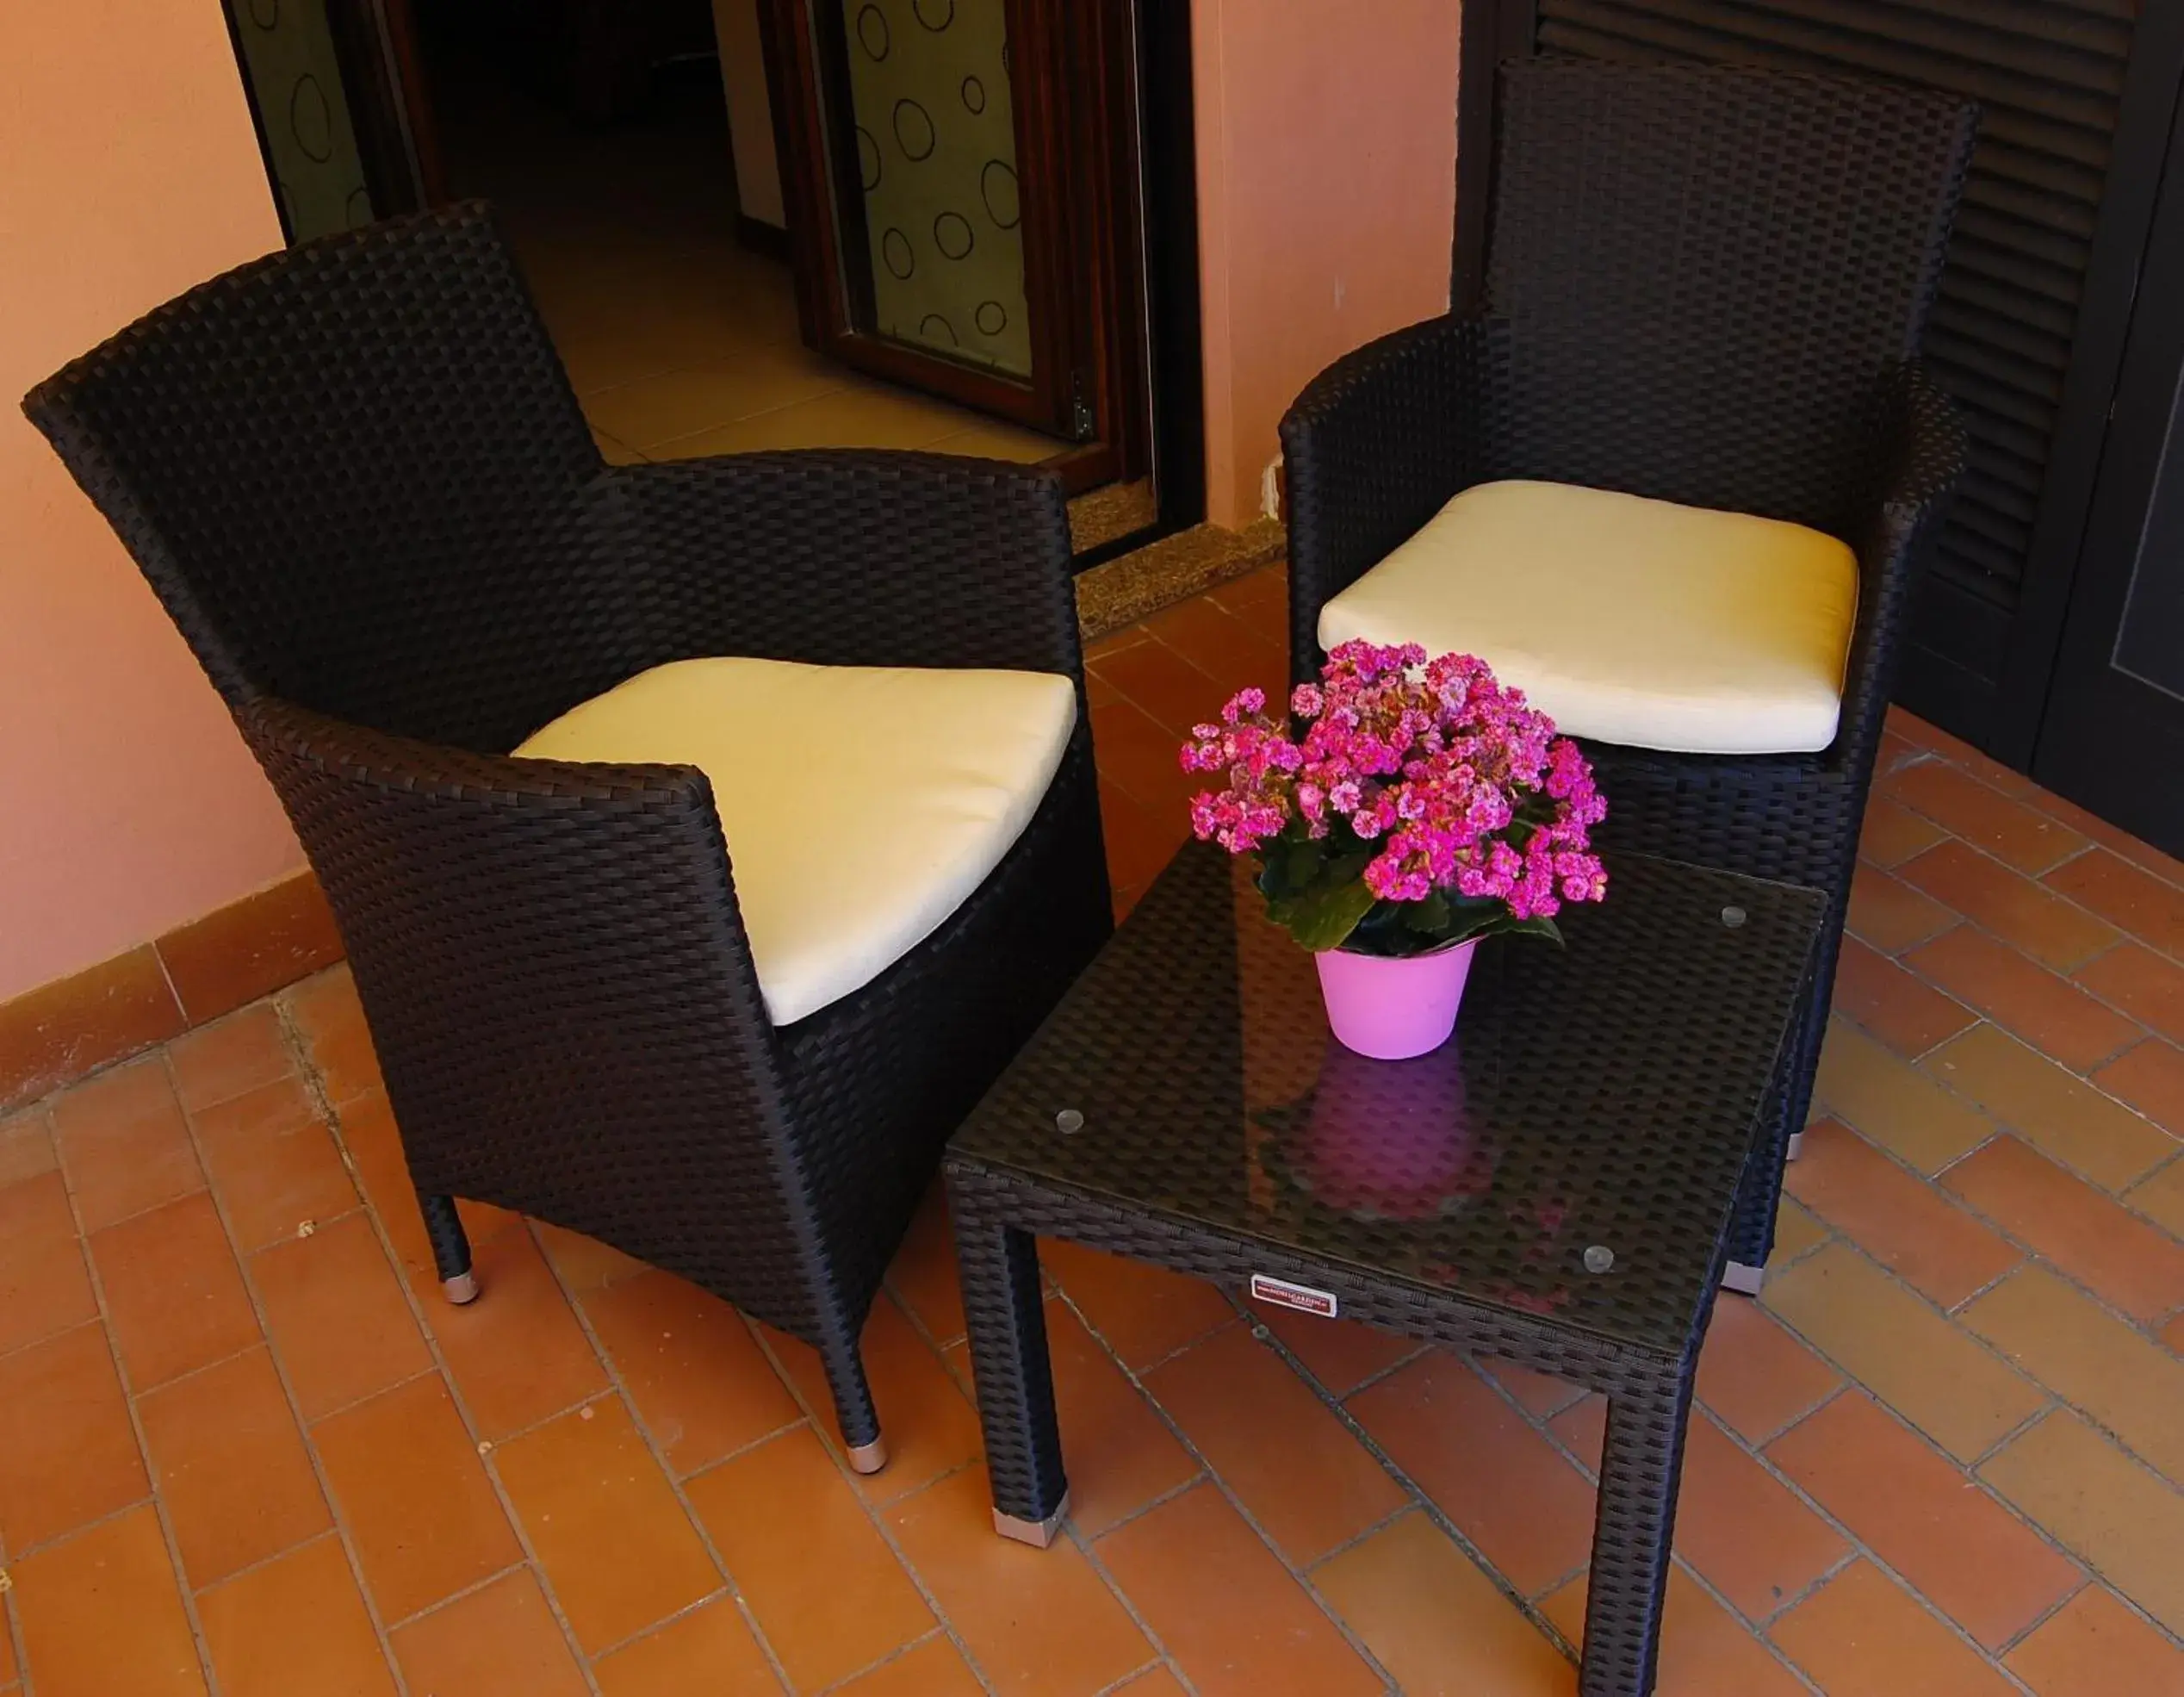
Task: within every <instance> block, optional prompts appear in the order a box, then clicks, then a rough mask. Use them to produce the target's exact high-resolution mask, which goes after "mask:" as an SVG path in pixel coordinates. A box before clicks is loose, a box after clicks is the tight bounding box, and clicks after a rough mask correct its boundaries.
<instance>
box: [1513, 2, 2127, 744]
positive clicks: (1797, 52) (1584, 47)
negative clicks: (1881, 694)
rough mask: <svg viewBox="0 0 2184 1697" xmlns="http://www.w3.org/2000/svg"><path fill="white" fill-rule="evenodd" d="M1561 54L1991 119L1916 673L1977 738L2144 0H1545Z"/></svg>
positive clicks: (1971, 194) (1969, 249) (1955, 288)
mask: <svg viewBox="0 0 2184 1697" xmlns="http://www.w3.org/2000/svg"><path fill="white" fill-rule="evenodd" d="M1538 8H1539V47H1540V50H1541V51H1542V52H1543V53H1576V54H1583V55H1586V56H1590V57H1596V58H1604V59H1697V60H1703V61H1711V62H1732V63H1739V64H1752V65H1787V66H1792V67H1796V68H1798V69H1803V70H1813V71H1846V72H1850V73H1852V74H1859V75H1866V76H1875V77H1884V78H1890V79H1892V80H1895V81H1901V82H1910V83H1919V84H1926V85H1927V86H1930V87H1934V88H1939V89H1945V90H1949V91H1950V92H1951V93H1953V94H1961V95H1964V96H1969V97H1970V98H1972V99H1974V100H1976V101H1978V102H1979V103H1980V104H1981V107H1982V111H1983V118H1982V124H1981V128H1980V140H1979V147H1978V151H1977V152H1976V155H1975V156H1974V158H1973V161H1972V170H1971V178H1970V183H1969V184H1968V186H1967V188H1966V190H1965V197H1964V209H1963V212H1962V214H1960V215H1959V217H1958V225H1957V235H1956V240H1955V243H1954V245H1953V246H1952V247H1951V250H1950V256H1949V264H1948V268H1947V270H1945V273H1944V275H1943V278H1942V283H1941V293H1940V298H1939V302H1938V303H1937V305H1936V307H1935V309H1934V314H1933V320H1932V324H1931V327H1930V328H1929V330H1928V333H1927V355H1928V357H1929V358H1930V359H1931V360H1932V361H1933V364H1934V366H1935V368H1936V370H1937V372H1938V374H1939V376H1940V379H1941V381H1942V382H1944V383H1945V385H1946V386H1947V387H1948V389H1950V390H1951V393H1953V394H1954V395H1956V397H1957V399H1958V401H1959V402H1960V403H1961V404H1962V406H1963V407H1964V413H1965V417H1966V420H1967V422H1968V424H1969V425H1970V430H1971V436H1972V444H1973V446H1972V469H1971V475H1970V480H1969V482H1968V483H1967V486H1966V488H1965V490H1964V497H1963V499H1962V500H1960V501H1959V503H1958V509H1957V514H1956V517H1955V519H1954V520H1953V521H1952V522H1951V525H1950V526H1949V529H1948V531H1947V532H1946V533H1945V536H1944V537H1943V538H1942V541H1941V546H1940V550H1939V559H1938V560H1937V562H1936V565H1935V569H1934V572H1933V576H1932V577H1931V578H1930V579H1929V580H1928V583H1927V589H1926V593H1925V596H1924V600H1923V601H1922V603H1921V605H1920V609H1919V614H1918V617H1917V619H1916V620H1915V623H1914V647H1915V648H1916V649H1917V650H1923V652H1920V653H1915V654H1914V656H1913V657H1912V658H1911V659H1910V661H1909V662H1908V663H1907V664H1906V666H1905V668H1904V672H1905V678H1904V692H1903V693H1904V696H1905V699H1907V700H1908V702H1909V703H1910V705H1911V706H1914V707H1916V708H1919V709H1920V710H1921V711H1925V712H1931V713H1933V715H1934V716H1936V717H1938V718H1942V719H1943V720H1944V721H1945V722H1951V721H1953V722H1955V724H1957V725H1958V727H1959V728H1961V729H1963V730H1965V732H1966V734H1969V735H1972V736H1975V737H1976V736H1977V735H1978V734H1979V725H1980V724H1981V722H1982V721H1983V720H1984V719H1985V718H1986V717H1987V713H1988V712H1989V709H1990V707H1991V705H1992V703H1993V699H1994V697H1995V691H1996V689H1997V687H1998V684H1999V681H2000V679H2001V675H2002V664H2003V652H2004V649H2005V645H2006V643H2007V638H2008V634H2009V627H2010V621H2011V619H2012V618H2013V615H2014V614H2015V612H2016V611H2017V607H2018V602H2019V593H2020V587H2021V585H2022V582H2023V578H2024V571H2025V563H2026V552H2027V550H2028V548H2029V546H2030V544H2031V541H2032V526H2033V521H2034V519H2035V517H2036V515H2037V513H2038V507H2039V501H2040V494H2041V488H2042V485H2043V483H2044V481H2045V477H2046V472H2047V462H2048V455H2049V451H2050V448H2051V444H2052V442H2053V439H2054V436H2055V430H2056V421H2057V413H2058V409H2059V407H2060V405H2061V401H2062V397H2063V377H2064V374H2065V371H2066V369H2067V367H2068V365H2069V357H2070V345H2071V339H2072V338H2073V336H2074V335H2075V331H2076V326H2077V320H2078V308H2079V302H2080V299H2081V295H2082V291H2083V287H2084V283H2085V276H2086V266H2087V261H2088V254H2089V251H2090V247H2091V244H2092V240H2093V233H2094V221H2095V218H2096V216H2097V215H2098V213H2099V210H2100V199H2101V195H2102V191H2103V188H2104V185H2105V183H2106V179H2107V174H2108V164H2109V154H2110V150H2111V146H2112V144H2113V139H2114V135H2115V130H2116V121H2117V114H2118V108H2119V103H2120V101H2121V98H2122V94H2123V86H2124V73H2125V62H2126V60H2127V59H2128V58H2129V56H2130V52H2131V37H2132V34H2133V19H2134V16H2135V14H2136V12H2137V3H2136V0H1893V3H1889V0H1749V3H1740V0H1538Z"/></svg>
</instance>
